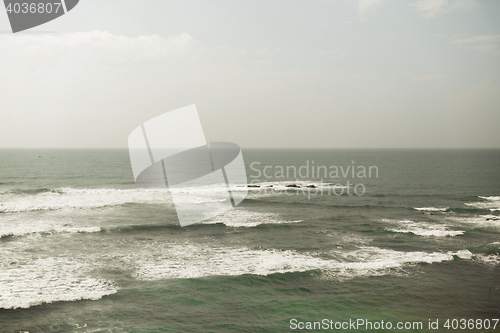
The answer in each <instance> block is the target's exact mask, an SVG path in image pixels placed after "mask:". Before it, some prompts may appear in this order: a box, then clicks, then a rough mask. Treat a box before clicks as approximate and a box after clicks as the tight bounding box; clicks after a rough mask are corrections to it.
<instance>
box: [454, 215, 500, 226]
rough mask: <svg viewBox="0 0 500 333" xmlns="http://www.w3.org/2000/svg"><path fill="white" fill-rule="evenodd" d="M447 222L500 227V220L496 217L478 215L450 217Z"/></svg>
mask: <svg viewBox="0 0 500 333" xmlns="http://www.w3.org/2000/svg"><path fill="white" fill-rule="evenodd" d="M447 220H451V221H453V222H459V223H464V224H478V225H482V226H492V227H499V226H500V219H499V217H498V216H496V215H477V216H474V217H463V216H448V217H447Z"/></svg>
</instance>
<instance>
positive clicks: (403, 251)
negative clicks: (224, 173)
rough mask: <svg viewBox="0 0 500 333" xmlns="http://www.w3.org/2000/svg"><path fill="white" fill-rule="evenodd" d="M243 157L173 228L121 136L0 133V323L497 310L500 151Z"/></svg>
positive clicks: (256, 322)
mask: <svg viewBox="0 0 500 333" xmlns="http://www.w3.org/2000/svg"><path fill="white" fill-rule="evenodd" d="M243 158H244V160H245V163H246V165H247V176H248V183H250V182H253V183H255V184H257V185H258V186H260V187H258V188H252V189H251V191H250V192H249V194H248V196H247V198H246V199H245V200H244V201H243V202H242V203H241V204H240V205H239V206H237V207H236V208H235V209H233V210H230V211H228V212H226V213H224V214H222V215H219V216H217V217H215V218H212V219H210V220H207V221H204V222H202V223H200V224H196V225H191V226H188V227H182V228H181V227H180V226H179V223H178V220H177V215H176V211H175V206H174V204H173V202H172V199H171V197H170V194H169V192H168V191H167V190H159V189H140V188H137V187H136V185H135V182H134V178H133V175H132V170H131V167H130V160H129V156H128V151H127V150H120V149H116V150H56V149H54V150H41V149H39V150H29V149H23V150H14V149H3V150H0V204H1V206H0V332H18V331H19V330H28V331H29V332H31V333H34V332H285V331H290V320H291V319H296V320H297V321H304V322H306V321H321V320H323V319H325V318H327V319H329V320H333V321H349V319H352V320H355V319H358V318H363V319H366V320H372V321H381V320H384V322H387V321H390V322H394V323H396V322H405V321H411V322H414V321H421V322H423V323H424V329H423V331H424V332H427V331H428V330H427V329H426V325H427V323H428V320H429V319H431V320H436V319H439V320H440V321H444V320H446V319H447V318H457V319H460V318H466V319H469V318H472V319H486V318H489V319H494V318H497V319H498V318H500V220H499V218H498V216H499V215H500V150H326V149H316V150H300V149H288V150H285V149H243ZM252 163H253V164H252ZM320 166H324V167H325V168H326V169H328V174H325V173H324V170H325V169H321V170H323V171H322V172H321V174H318V172H317V171H318V170H320V169H318V167H320ZM370 166H372V167H374V166H376V168H372V169H371V170H372V174H371V177H368V176H369V175H368V168H369V167H370ZM265 167H268V168H267V169H266V170H265V171H266V175H267V176H269V177H267V176H265V175H264V173H263V171H264V168H265ZM280 167H283V170H284V171H285V174H280V170H281V168H280ZM287 167H289V168H288V171H289V173H288V177H286V176H287V175H286V171H287V169H286V168H287ZM301 167H303V168H302V169H300V168H301ZM335 167H336V168H337V169H338V177H331V176H335V175H334V174H331V171H333V170H334V169H335ZM341 167H342V168H341ZM348 167H349V169H347V168H348ZM363 167H365V168H366V175H365V177H363V174H362V173H360V174H358V171H361V170H362V169H363ZM294 168H295V170H297V171H299V170H301V171H302V174H301V175H302V176H304V175H305V177H301V175H298V174H293V170H294ZM352 168H354V170H356V173H355V174H353V173H352V172H351V171H352ZM306 169H307V170H308V171H309V174H305V172H306ZM313 169H314V171H315V174H314V175H313V174H312V170H313ZM347 170H349V171H348V172H346V171H347ZM375 171H376V173H375ZM343 172H344V174H343ZM358 176H360V177H358ZM347 181H349V184H347ZM292 184H295V185H297V187H295V188H291V187H287V185H292ZM335 184H339V185H337V186H336V185H335ZM359 184H361V185H362V186H361V185H359ZM239 185H242V186H245V185H246V184H239ZM271 185H272V187H271ZM308 185H309V186H310V187H307V186H308ZM298 186H300V187H298ZM355 189H356V190H357V193H358V194H362V195H357V194H355V193H354V190H355ZM334 190H335V191H334ZM193 193H194V195H196V189H194V190H193ZM498 329H500V325H498V326H497V331H498ZM368 331H370V330H366V329H360V330H358V332H368ZM378 331H379V332H385V330H378ZM439 331H448V330H444V329H440V330H439ZM472 331H475V330H472ZM477 331H485V330H484V329H483V330H477ZM490 331H492V330H490ZM434 332H435V331H434Z"/></svg>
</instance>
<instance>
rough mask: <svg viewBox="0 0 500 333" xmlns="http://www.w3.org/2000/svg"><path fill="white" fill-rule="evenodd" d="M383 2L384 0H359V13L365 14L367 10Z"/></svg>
mask: <svg viewBox="0 0 500 333" xmlns="http://www.w3.org/2000/svg"><path fill="white" fill-rule="evenodd" d="M381 3H382V0H358V11H359V14H360V15H361V14H363V13H364V12H366V11H367V10H369V9H371V8H373V7H376V6H378V5H380V4H381Z"/></svg>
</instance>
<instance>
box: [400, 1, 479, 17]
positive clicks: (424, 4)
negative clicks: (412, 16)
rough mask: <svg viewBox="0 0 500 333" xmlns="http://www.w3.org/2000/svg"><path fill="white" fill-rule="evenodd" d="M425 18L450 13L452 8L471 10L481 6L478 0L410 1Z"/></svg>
mask: <svg viewBox="0 0 500 333" xmlns="http://www.w3.org/2000/svg"><path fill="white" fill-rule="evenodd" d="M410 6H412V7H413V8H414V9H415V11H416V12H417V13H418V14H420V15H421V16H422V17H423V18H424V19H426V20H430V19H434V18H436V17H438V16H441V15H444V14H446V13H449V12H450V11H452V10H455V9H458V10H471V9H474V8H476V7H478V6H479V3H478V1H477V0H455V1H453V2H450V1H448V0H417V1H415V2H412V3H410Z"/></svg>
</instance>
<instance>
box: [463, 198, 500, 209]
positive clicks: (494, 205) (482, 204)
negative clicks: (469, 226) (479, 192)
mask: <svg viewBox="0 0 500 333" xmlns="http://www.w3.org/2000/svg"><path fill="white" fill-rule="evenodd" d="M478 198H481V199H483V200H485V201H478V202H466V203H465V205H466V206H469V207H474V208H479V209H489V210H490V211H492V212H494V211H497V210H500V197H499V196H491V197H482V196H478Z"/></svg>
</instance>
